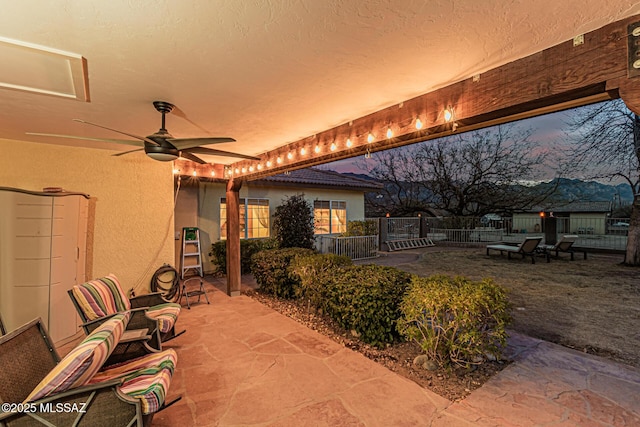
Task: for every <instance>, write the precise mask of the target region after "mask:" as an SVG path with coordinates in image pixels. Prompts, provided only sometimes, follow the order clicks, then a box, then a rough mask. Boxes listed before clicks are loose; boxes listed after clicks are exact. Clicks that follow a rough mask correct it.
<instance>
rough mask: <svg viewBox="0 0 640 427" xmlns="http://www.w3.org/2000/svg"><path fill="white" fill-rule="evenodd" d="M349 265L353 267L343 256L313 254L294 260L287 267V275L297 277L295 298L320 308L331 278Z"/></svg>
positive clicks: (349, 260)
mask: <svg viewBox="0 0 640 427" xmlns="http://www.w3.org/2000/svg"><path fill="white" fill-rule="evenodd" d="M350 265H353V263H352V262H351V259H350V258H349V257H347V256H344V255H335V254H314V255H308V256H301V257H298V258H295V259H294V260H293V261H292V262H291V265H290V266H289V273H290V274H294V275H296V276H297V277H298V286H297V287H296V288H295V289H294V295H295V297H296V298H301V299H306V300H307V301H308V302H309V304H311V305H313V306H314V307H321V305H322V301H323V300H324V299H325V294H326V292H325V290H326V287H327V282H329V281H330V280H331V276H333V275H335V274H338V271H339V269H340V268H341V267H346V266H350Z"/></svg>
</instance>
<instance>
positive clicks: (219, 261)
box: [209, 239, 278, 274]
mask: <svg viewBox="0 0 640 427" xmlns="http://www.w3.org/2000/svg"><path fill="white" fill-rule="evenodd" d="M277 245H278V243H277V242H276V240H275V239H249V240H247V239H242V240H240V270H241V271H242V274H249V273H251V257H252V256H253V255H254V254H256V253H258V252H260V251H263V250H266V249H274V248H276V247H277ZM209 256H210V257H211V262H212V263H213V265H214V266H215V268H216V272H217V273H221V274H227V241H226V240H220V241H218V242H215V243H213V244H212V245H211V252H209Z"/></svg>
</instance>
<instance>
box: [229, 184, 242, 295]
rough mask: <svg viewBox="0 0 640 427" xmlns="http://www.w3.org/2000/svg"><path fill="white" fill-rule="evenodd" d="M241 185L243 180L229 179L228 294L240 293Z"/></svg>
mask: <svg viewBox="0 0 640 427" xmlns="http://www.w3.org/2000/svg"><path fill="white" fill-rule="evenodd" d="M240 187H242V181H240V180H235V179H230V180H229V181H227V295H229V296H231V297H234V296H238V295H240V280H241V276H242V272H241V270H240Z"/></svg>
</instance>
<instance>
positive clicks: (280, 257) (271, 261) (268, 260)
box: [251, 248, 314, 298]
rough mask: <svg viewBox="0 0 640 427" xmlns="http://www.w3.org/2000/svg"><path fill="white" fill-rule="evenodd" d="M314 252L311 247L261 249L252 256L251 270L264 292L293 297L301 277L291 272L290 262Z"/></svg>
mask: <svg viewBox="0 0 640 427" xmlns="http://www.w3.org/2000/svg"><path fill="white" fill-rule="evenodd" d="M312 254H314V252H313V251H312V250H311V249H304V248H285V249H270V250H266V251H261V252H258V253H256V254H255V255H253V257H252V258H251V272H252V273H253V277H254V278H255V279H256V283H258V285H260V290H261V291H262V292H265V293H268V294H271V295H275V296H277V297H281V298H293V297H294V296H295V288H296V287H297V286H299V280H300V279H299V277H298V276H297V275H295V274H290V272H289V264H291V262H292V261H293V260H294V259H295V258H296V257H301V256H309V255H312Z"/></svg>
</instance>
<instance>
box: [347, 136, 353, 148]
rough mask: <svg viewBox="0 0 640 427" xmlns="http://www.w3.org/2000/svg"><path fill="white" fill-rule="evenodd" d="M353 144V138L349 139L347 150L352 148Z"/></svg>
mask: <svg viewBox="0 0 640 427" xmlns="http://www.w3.org/2000/svg"><path fill="white" fill-rule="evenodd" d="M352 145H353V142H351V138H347V148H351V146H352Z"/></svg>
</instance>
